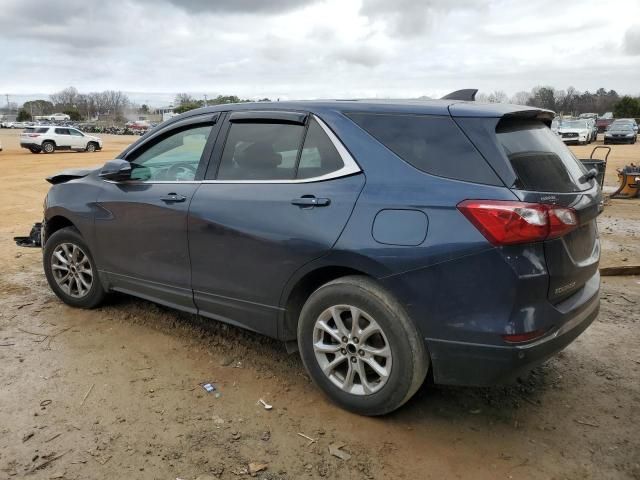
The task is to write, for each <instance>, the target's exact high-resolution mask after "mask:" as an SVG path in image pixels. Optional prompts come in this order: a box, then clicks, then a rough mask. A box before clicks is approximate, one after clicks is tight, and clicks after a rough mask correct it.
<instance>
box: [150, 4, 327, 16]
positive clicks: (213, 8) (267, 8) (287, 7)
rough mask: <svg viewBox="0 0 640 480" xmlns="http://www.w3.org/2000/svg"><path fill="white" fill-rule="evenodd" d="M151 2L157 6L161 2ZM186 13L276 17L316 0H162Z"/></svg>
mask: <svg viewBox="0 0 640 480" xmlns="http://www.w3.org/2000/svg"><path fill="white" fill-rule="evenodd" d="M149 1H152V3H153V4H154V5H155V4H158V3H162V2H158V1H153V0H149ZM163 1H164V2H166V3H170V4H172V5H174V6H176V7H178V8H180V9H182V10H184V11H186V12H188V13H193V14H198V13H202V12H211V13H220V14H225V13H235V14H256V13H261V14H269V15H276V14H282V13H286V12H289V11H291V10H296V9H299V8H303V7H305V6H307V5H311V4H313V3H316V2H317V1H318V0H163Z"/></svg>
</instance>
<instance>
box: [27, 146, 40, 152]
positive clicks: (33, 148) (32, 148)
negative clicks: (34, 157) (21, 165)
mask: <svg viewBox="0 0 640 480" xmlns="http://www.w3.org/2000/svg"><path fill="white" fill-rule="evenodd" d="M29 151H30V152H31V153H40V149H39V148H37V147H31V148H30V149H29Z"/></svg>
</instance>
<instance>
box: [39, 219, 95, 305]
mask: <svg viewBox="0 0 640 480" xmlns="http://www.w3.org/2000/svg"><path fill="white" fill-rule="evenodd" d="M43 266H44V273H45V276H46V277H47V282H48V283H49V286H50V287H51V290H53V292H54V293H55V294H56V295H57V296H58V298H60V300H62V301H63V302H64V303H66V304H68V305H71V306H73V307H79V308H94V307H96V306H98V305H99V304H100V303H101V302H102V300H103V299H104V297H105V294H106V292H105V290H104V288H103V287H102V284H101V283H100V277H99V276H98V270H97V269H96V264H95V262H94V261H93V257H92V256H91V252H90V251H89V247H88V246H87V244H86V243H85V241H84V239H83V238H82V235H80V232H78V231H77V230H76V229H75V228H73V227H67V228H63V229H60V230H58V231H57V232H55V233H54V234H53V235H51V236H50V237H49V238H47V240H46V243H45V245H44V250H43Z"/></svg>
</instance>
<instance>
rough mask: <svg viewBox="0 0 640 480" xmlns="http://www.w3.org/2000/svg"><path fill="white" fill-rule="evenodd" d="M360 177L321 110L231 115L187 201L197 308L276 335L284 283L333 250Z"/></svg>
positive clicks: (349, 210)
mask: <svg viewBox="0 0 640 480" xmlns="http://www.w3.org/2000/svg"><path fill="white" fill-rule="evenodd" d="M364 182H365V179H364V175H363V174H362V173H361V171H360V169H359V167H358V165H357V164H356V162H355V161H354V160H353V158H352V157H351V156H350V155H349V153H348V152H347V150H346V149H345V148H344V146H343V145H342V144H341V143H340V141H339V140H338V139H337V137H336V136H335V135H334V134H333V133H332V132H331V130H330V129H329V128H328V127H327V125H326V124H325V123H324V122H322V120H320V119H319V118H317V117H315V116H313V115H310V114H306V113H300V112H281V111H278V112H264V111H262V112H251V111H238V112H233V113H231V114H230V115H229V117H228V119H227V120H226V121H225V124H224V126H223V127H222V129H221V133H220V135H219V139H218V142H217V144H216V148H215V150H214V156H213V160H212V162H211V164H210V165H209V168H208V170H207V174H206V178H205V181H204V182H203V184H202V185H201V187H200V188H199V189H198V191H197V192H196V194H195V195H194V198H193V200H192V202H191V206H190V209H189V251H190V256H191V264H192V280H191V281H192V288H193V294H194V301H195V303H196V306H197V307H198V310H199V313H200V314H202V315H204V316H209V317H212V318H216V319H219V320H223V321H227V322H230V323H234V324H239V325H242V326H243V327H246V328H249V329H252V330H255V331H258V332H261V333H264V334H267V335H271V336H276V335H277V317H278V313H279V312H280V310H281V307H280V305H279V301H280V296H281V293H282V290H283V286H284V285H285V283H286V281H287V280H288V279H289V278H290V277H291V276H292V275H293V273H294V272H295V271H296V270H297V269H299V268H300V267H302V266H303V265H305V264H306V263H308V262H310V261H312V260H314V259H316V258H319V257H321V256H322V255H324V254H326V253H327V252H328V251H329V250H330V249H331V247H332V246H333V245H334V243H335V242H336V240H337V239H338V237H339V235H340V232H341V231H342V229H343V228H344V226H345V224H346V222H347V220H348V218H349V216H350V214H351V212H352V210H353V207H354V205H355V202H356V199H357V197H358V194H359V193H360V191H361V190H362V187H363V186H364Z"/></svg>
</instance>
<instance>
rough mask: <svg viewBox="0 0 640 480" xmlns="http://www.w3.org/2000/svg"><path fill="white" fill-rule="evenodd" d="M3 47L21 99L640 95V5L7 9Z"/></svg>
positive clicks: (7, 88)
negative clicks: (547, 90) (71, 90)
mask: <svg viewBox="0 0 640 480" xmlns="http://www.w3.org/2000/svg"><path fill="white" fill-rule="evenodd" d="M614 4H615V8H614ZM0 52H2V55H0V93H1V94H3V95H4V94H5V93H9V94H12V95H15V96H17V97H21V96H24V95H25V94H34V93H40V94H48V93H51V92H54V91H57V90H60V89H62V88H64V87H66V86H69V85H73V86H75V87H77V88H78V89H79V90H80V91H83V92H85V91H96V90H103V89H117V90H124V91H126V92H145V93H139V94H136V96H137V98H136V100H138V101H140V99H142V101H144V97H145V95H146V96H147V97H148V98H151V99H152V101H151V103H157V102H154V101H153V99H157V100H158V101H160V100H161V99H163V98H164V97H165V96H166V98H173V94H174V93H176V92H192V93H195V94H202V93H207V94H209V95H216V94H220V93H222V94H236V95H239V96H242V97H248V98H259V97H265V96H266V97H271V98H278V97H280V98H283V99H286V98H331V97H333V98H349V97H399V98H409V97H418V96H422V95H427V96H434V97H435V96H440V95H442V94H445V93H447V92H449V91H451V90H455V89H458V88H464V87H476V88H480V89H481V90H482V91H484V92H491V91H493V90H504V91H506V92H507V93H508V94H510V95H511V94H513V93H515V92H517V91H519V90H530V89H531V88H532V87H534V86H536V85H545V84H549V85H553V86H556V87H560V88H566V87H568V86H570V85H572V86H574V87H576V88H577V89H578V90H587V89H588V90H595V89H597V88H598V87H600V86H603V87H605V88H613V89H616V90H618V91H619V92H622V93H632V94H640V0H615V2H605V1H602V0H593V1H592V0H562V1H559V0H484V1H483V0H451V1H449V0H326V1H325V0H112V1H109V0H101V1H89V0H58V1H48V0H2V4H1V5H0ZM163 93H164V94H166V95H162V94H163Z"/></svg>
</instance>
